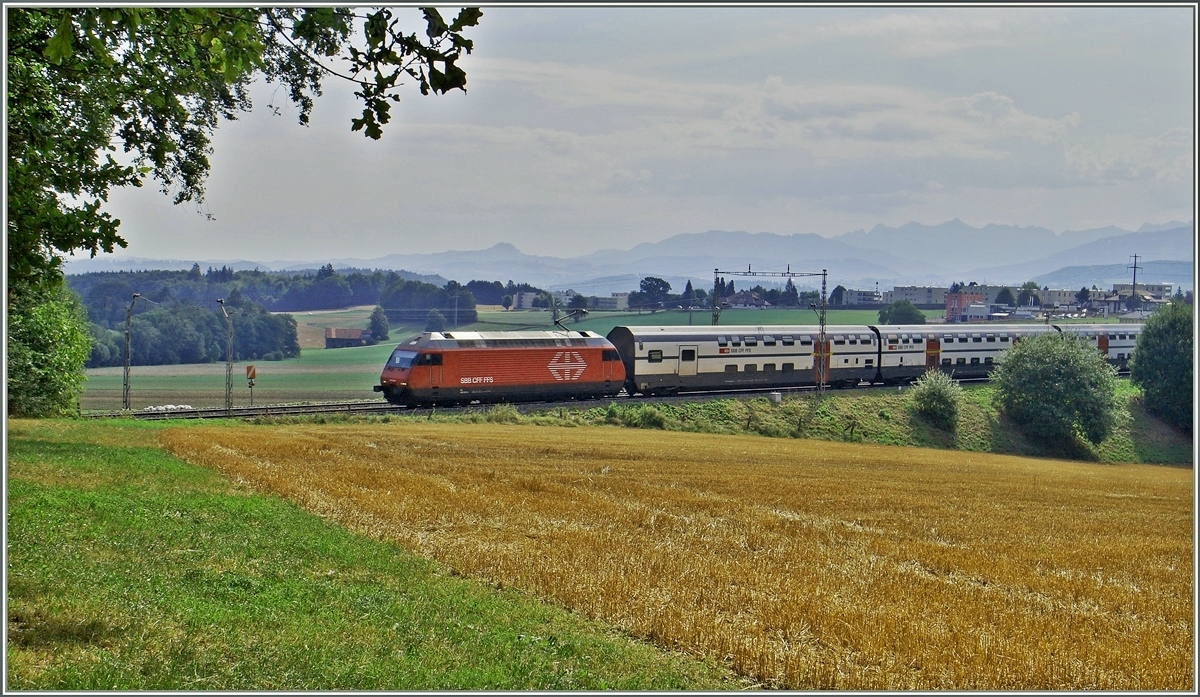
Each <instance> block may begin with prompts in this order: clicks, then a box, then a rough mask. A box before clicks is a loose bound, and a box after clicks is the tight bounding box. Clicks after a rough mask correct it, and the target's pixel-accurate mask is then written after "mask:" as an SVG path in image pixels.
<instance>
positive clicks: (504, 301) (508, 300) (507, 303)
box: [500, 295, 513, 310]
mask: <svg viewBox="0 0 1200 697" xmlns="http://www.w3.org/2000/svg"><path fill="white" fill-rule="evenodd" d="M500 304H501V305H503V306H504V309H505V310H507V309H508V308H510V307H512V304H513V296H511V295H506V296H504V297H503V298H501V299H500Z"/></svg>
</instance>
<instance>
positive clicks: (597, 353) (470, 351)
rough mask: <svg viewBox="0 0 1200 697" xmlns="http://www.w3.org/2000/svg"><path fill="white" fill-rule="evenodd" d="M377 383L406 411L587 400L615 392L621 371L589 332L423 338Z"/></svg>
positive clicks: (604, 342) (411, 342)
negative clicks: (415, 407) (412, 407)
mask: <svg viewBox="0 0 1200 697" xmlns="http://www.w3.org/2000/svg"><path fill="white" fill-rule="evenodd" d="M379 383H380V384H378V385H376V386H375V391H376V392H382V393H383V396H384V398H385V399H387V401H389V402H391V403H392V404H403V405H419V404H456V403H458V404H461V403H467V402H471V401H475V400H479V401H481V402H501V401H504V402H518V401H531V400H554V399H587V398H595V397H611V396H614V395H616V394H617V393H618V392H620V391H621V388H622V386H623V385H624V383H625V366H624V364H623V363H622V362H621V357H620V355H618V354H617V350H616V348H615V347H613V345H612V343H610V342H609V341H608V339H605V338H604V337H603V336H600V335H599V334H595V333H592V332H586V331H582V332H580V331H537V332H458V331H454V332H423V333H421V334H418V335H416V336H414V337H411V338H409V339H405V340H404V341H403V342H401V343H400V344H398V345H397V346H396V349H395V350H394V351H392V355H391V357H389V358H388V362H387V364H386V365H384V367H383V373H382V374H381V375H380V376H379Z"/></svg>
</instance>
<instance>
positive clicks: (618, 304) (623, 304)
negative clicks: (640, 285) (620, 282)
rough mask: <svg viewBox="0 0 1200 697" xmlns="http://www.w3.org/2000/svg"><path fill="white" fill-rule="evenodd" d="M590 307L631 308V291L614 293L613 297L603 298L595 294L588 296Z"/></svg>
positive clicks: (619, 309) (601, 308) (592, 308)
mask: <svg viewBox="0 0 1200 697" xmlns="http://www.w3.org/2000/svg"><path fill="white" fill-rule="evenodd" d="M588 309H591V310H614V311H621V310H628V309H629V293H613V294H612V297H609V298H601V297H598V296H595V295H592V296H588Z"/></svg>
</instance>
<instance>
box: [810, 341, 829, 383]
mask: <svg viewBox="0 0 1200 697" xmlns="http://www.w3.org/2000/svg"><path fill="white" fill-rule="evenodd" d="M813 381H814V382H815V383H816V384H818V385H823V384H826V383H828V382H829V339H826V340H825V341H821V340H820V339H816V340H815V341H813Z"/></svg>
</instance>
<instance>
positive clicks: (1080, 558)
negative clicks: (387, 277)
mask: <svg viewBox="0 0 1200 697" xmlns="http://www.w3.org/2000/svg"><path fill="white" fill-rule="evenodd" d="M495 413H496V415H498V416H502V415H503V414H504V412H495ZM615 435H616V433H615V432H614V430H613V429H611V428H589V427H577V428H573V429H561V428H535V427H531V426H522V425H506V424H461V423H457V424H439V423H388V424H384V423H370V424H349V425H329V424H325V425H320V424H311V423H309V424H301V425H290V426H287V425H284V426H280V425H275V426H253V425H246V424H225V425H218V426H212V425H207V424H195V423H190V424H186V425H180V426H174V427H163V426H153V427H151V426H147V425H144V424H129V423H121V422H117V423H111V422H110V423H104V424H94V423H63V422H49V423H31V422H16V423H15V424H13V425H12V427H11V431H10V439H11V440H10V444H11V445H10V447H11V451H10V456H11V457H12V461H11V463H10V480H9V484H10V489H9V506H10V508H9V516H10V518H9V521H10V522H9V524H10V540H9V544H10V563H11V566H10V569H9V603H10V618H9V621H10V626H9V631H10V633H9V642H10V644H9V674H10V678H9V679H10V683H9V686H10V687H25V688H41V689H69V688H79V689H103V688H110V687H113V686H119V687H128V688H131V689H138V688H140V689H150V688H158V689H163V688H197V687H200V688H213V689H288V688H291V689H314V688H336V687H354V688H360V689H371V688H375V687H382V688H387V687H404V688H408V689H421V688H454V687H458V688H472V687H475V688H478V687H492V688H509V687H527V688H533V687H546V688H577V687H583V688H587V687H626V688H632V689H636V688H640V687H646V688H703V687H710V686H725V687H731V686H736V683H733V682H730V681H729V680H727V679H726V680H722V679H721V677H720V675H719V674H718V673H717V672H715V671H713V670H712V669H706V668H704V667H703V666H701V665H700V664H696V663H689V662H687V661H684V660H682V659H680V658H678V657H677V656H676V657H671V656H666V655H657V656H656V655H655V654H654V653H653V652H646V651H645V649H644V647H639V646H637V645H635V644H629V643H628V642H622V641H620V640H619V638H615V637H614V636H613V635H612V634H611V633H606V632H604V631H603V630H599V629H596V625H587V624H586V623H585V622H583V621H581V620H579V619H577V618H576V616H573V615H566V614H563V613H560V612H558V611H555V610H550V609H547V608H546V607H545V606H539V605H537V604H535V603H532V602H529V601H528V600H527V598H528V596H529V595H533V596H537V597H540V598H544V599H546V600H549V601H551V602H552V603H553V604H555V605H558V606H562V607H566V608H570V609H572V610H575V611H577V612H578V613H580V614H581V615H585V616H588V617H590V618H594V619H598V620H600V621H603V622H604V623H606V624H608V625H609V626H613V627H616V628H619V629H620V630H623V631H625V632H629V633H631V634H633V635H635V636H641V637H646V638H648V639H650V640H652V641H654V642H655V643H656V644H658V645H660V646H661V647H666V648H673V649H679V650H682V651H685V652H687V653H690V654H693V655H698V656H702V657H706V658H707V660H708V661H709V665H712V664H713V663H715V662H723V663H725V664H727V665H730V666H732V667H734V668H735V669H736V670H737V671H738V672H740V673H741V674H743V675H745V676H748V677H751V678H753V679H754V680H757V681H761V682H763V683H764V684H767V685H772V686H780V687H793V688H800V689H812V688H834V689H850V690H854V689H983V690H994V689H1102V690H1107V689H1122V690H1124V689H1133V690H1190V689H1193V688H1194V686H1195V685H1194V675H1193V673H1192V669H1193V665H1192V662H1191V658H1192V654H1191V652H1192V647H1193V636H1194V626H1193V624H1192V618H1193V598H1194V592H1193V589H1194V579H1193V578H1192V576H1191V574H1190V570H1191V560H1192V558H1193V547H1192V544H1193V543H1192V539H1191V530H1192V514H1193V513H1192V500H1193V497H1194V490H1193V486H1192V476H1191V472H1190V471H1188V470H1185V469H1180V468H1171V467H1156V466H1147V465H1119V466H1113V465H1098V464H1089V463H1077V462H1076V463H1071V462H1062V461H1052V460H1038V459H1025V458H1014V457H1005V456H994V455H987V454H977V453H953V454H950V453H947V452H946V451H937V450H924V449H913V448H891V447H884V446H874V445H863V444H858V443H826V442H818V441H807V440H786V439H769V438H761V437H748V436H722V435H707V434H697V433H663V432H659V431H644V430H632V431H626V432H623V433H621V434H620V436H619V437H614V436H615ZM159 440H161V442H162V443H163V446H164V447H166V448H167V449H168V450H169V451H171V452H172V453H175V454H176V455H177V456H179V457H182V458H185V459H186V460H187V461H190V462H194V463H197V464H200V465H203V466H204V467H207V468H210V469H207V470H206V469H201V468H198V467H195V466H192V465H187V464H184V463H183V462H182V461H180V460H177V459H175V458H173V457H170V456H167V455H166V454H165V453H163V452H162V451H161V450H159V449H157V447H156V445H155V443H156V441H159ZM210 470H211V471H210ZM213 471H217V472H220V473H222V474H224V475H225V477H227V479H226V478H222V477H219V476H216V475H215V474H214V473H213ZM230 482H238V484H230ZM252 491H256V492H259V494H276V495H279V496H281V497H283V498H284V499H285V500H286V501H288V502H290V503H284V502H283V501H281V500H279V499H275V498H272V497H270V496H261V495H258V494H253V493H251V492H252ZM300 509H304V510H307V511H309V512H310V513H315V514H317V515H319V516H320V517H321V518H324V519H325V520H327V521H336V522H338V523H341V524H342V525H344V526H346V528H349V529H351V530H354V531H356V532H358V533H360V534H362V535H364V536H366V537H368V538H373V539H374V540H376V541H368V540H366V539H364V538H361V537H356V536H354V535H352V534H349V533H346V532H344V531H342V530H340V529H338V528H336V527H334V526H332V525H331V524H329V523H326V522H322V521H321V520H319V519H318V518H317V517H315V516H313V515H310V514H306V513H303V512H302V511H301V510H300ZM48 542H49V544H48ZM393 544H394V545H398V546H400V547H403V548H406V549H408V550H410V551H411V552H415V553H417V554H419V555H422V556H425V557H428V558H431V559H433V560H436V562H438V563H440V564H442V565H444V566H439V565H436V564H430V563H427V562H423V561H420V560H415V559H413V558H412V557H409V556H407V554H405V553H402V552H399V551H398V550H397V549H396V547H394V546H392V545H393ZM446 568H448V569H450V570H452V571H451V572H449V573H447V572H446V571H445V570H444V569H446ZM440 569H441V570H440ZM454 575H463V576H467V577H470V578H472V579H477V580H476V581H466V580H463V579H460V578H454ZM501 589H502V590H501ZM589 627H590V629H589ZM626 651H628V652H630V653H628V654H626V653H623V652H626ZM660 660H665V661H666V663H660V662H658V661H660Z"/></svg>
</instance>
